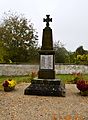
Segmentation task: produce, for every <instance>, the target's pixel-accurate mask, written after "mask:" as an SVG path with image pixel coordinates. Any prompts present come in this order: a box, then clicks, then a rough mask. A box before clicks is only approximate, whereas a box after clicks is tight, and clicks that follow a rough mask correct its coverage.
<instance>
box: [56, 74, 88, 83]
mask: <svg viewBox="0 0 88 120" xmlns="http://www.w3.org/2000/svg"><path fill="white" fill-rule="evenodd" d="M56 78H60V79H61V80H62V81H63V82H64V83H70V81H72V80H74V78H75V76H74V75H71V74H67V75H66V74H65V75H64V74H60V75H56ZM82 78H83V79H84V80H88V75H87V74H86V75H82Z"/></svg>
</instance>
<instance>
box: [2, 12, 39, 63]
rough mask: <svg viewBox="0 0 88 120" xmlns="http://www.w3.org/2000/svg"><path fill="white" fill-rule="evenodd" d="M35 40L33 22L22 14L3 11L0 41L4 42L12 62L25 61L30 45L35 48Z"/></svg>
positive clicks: (36, 37) (35, 34) (35, 33)
mask: <svg viewBox="0 0 88 120" xmlns="http://www.w3.org/2000/svg"><path fill="white" fill-rule="evenodd" d="M37 40H38V36H37V32H36V30H35V29H34V28H33V24H32V23H31V22H30V21H28V20H27V19H26V18H25V17H24V16H23V15H16V14H13V13H11V12H9V13H8V14H6V13H5V17H4V19H3V22H2V23H1V25H0V41H2V42H3V43H4V44H3V46H4V47H5V48H6V49H7V51H8V58H9V59H10V60H11V61H12V62H27V60H28V58H27V57H28V55H29V50H30V47H32V48H33V49H34V48H35V49H36V46H37Z"/></svg>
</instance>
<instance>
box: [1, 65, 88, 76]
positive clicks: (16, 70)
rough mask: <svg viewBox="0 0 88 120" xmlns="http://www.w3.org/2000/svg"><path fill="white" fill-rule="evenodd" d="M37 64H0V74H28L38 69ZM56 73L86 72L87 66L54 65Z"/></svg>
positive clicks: (87, 72)
mask: <svg viewBox="0 0 88 120" xmlns="http://www.w3.org/2000/svg"><path fill="white" fill-rule="evenodd" d="M38 69H39V65H23V64H22V65H12V64H0V76H2V75H5V76H11V75H14V76H15V75H17V76H18V75H28V74H30V73H31V72H34V71H38ZM55 71H56V74H72V73H73V72H76V73H78V72H81V73H84V74H88V66H86V65H59V64H57V65H55Z"/></svg>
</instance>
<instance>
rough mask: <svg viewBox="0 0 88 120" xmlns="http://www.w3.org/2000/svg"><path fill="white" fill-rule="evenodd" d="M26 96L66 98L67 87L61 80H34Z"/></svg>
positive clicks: (26, 91) (26, 90) (27, 89)
mask: <svg viewBox="0 0 88 120" xmlns="http://www.w3.org/2000/svg"><path fill="white" fill-rule="evenodd" d="M24 94H25V95H41V96H58V97H60V96H61V97H65V86H64V84H62V82H61V80H59V79H34V80H32V81H31V85H30V86H28V87H27V88H26V89H25V93H24Z"/></svg>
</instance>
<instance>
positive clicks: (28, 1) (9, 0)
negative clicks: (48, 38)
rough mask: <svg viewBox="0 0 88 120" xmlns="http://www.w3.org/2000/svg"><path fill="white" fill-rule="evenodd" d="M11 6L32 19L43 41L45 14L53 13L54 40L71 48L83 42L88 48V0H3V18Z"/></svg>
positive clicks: (1, 13) (1, 12)
mask: <svg viewBox="0 0 88 120" xmlns="http://www.w3.org/2000/svg"><path fill="white" fill-rule="evenodd" d="M9 10H10V11H12V12H13V11H14V12H17V13H18V14H21V13H22V14H24V16H25V17H26V18H28V19H31V22H32V23H33V24H34V28H36V29H37V31H38V36H39V43H40V44H41V42H42V29H43V28H44V27H45V23H43V18H45V17H46V14H50V17H52V23H50V27H51V28H52V30H53V41H54V42H56V41H58V40H60V42H62V43H63V44H64V47H65V48H66V49H67V50H70V51H75V50H76V48H77V47H79V46H81V45H82V46H83V48H84V49H86V50H88V0H1V1H0V19H1V16H3V13H4V12H8V11H9Z"/></svg>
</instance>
